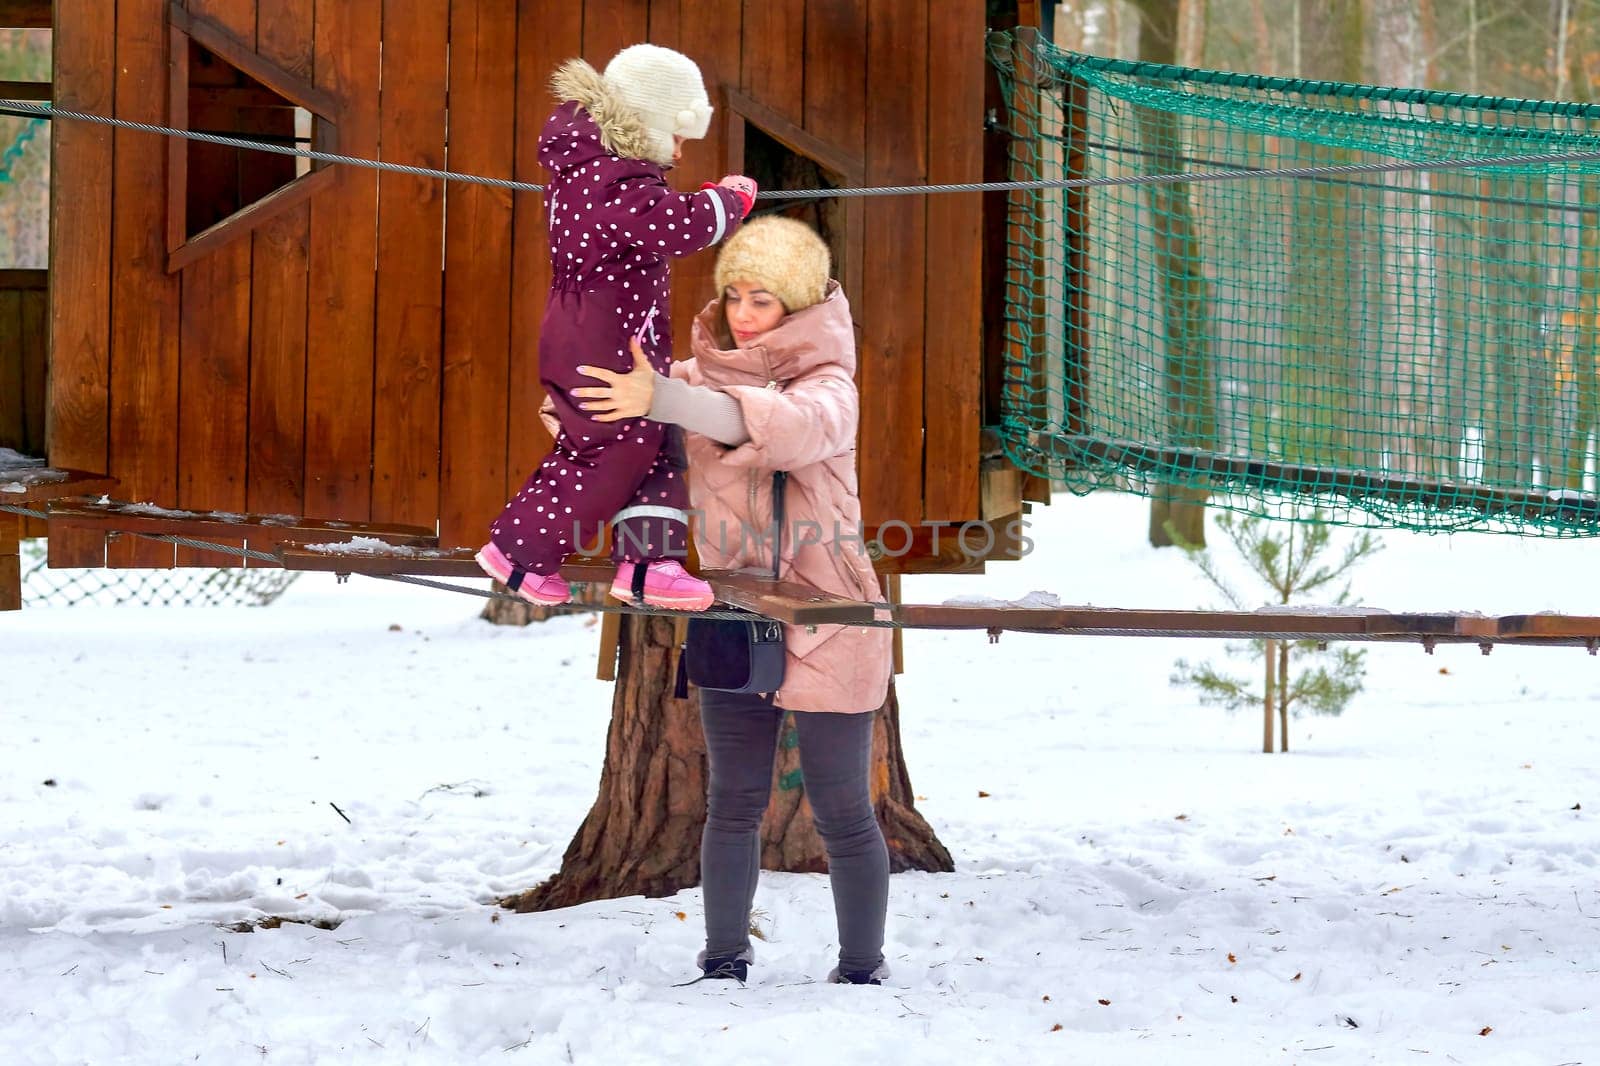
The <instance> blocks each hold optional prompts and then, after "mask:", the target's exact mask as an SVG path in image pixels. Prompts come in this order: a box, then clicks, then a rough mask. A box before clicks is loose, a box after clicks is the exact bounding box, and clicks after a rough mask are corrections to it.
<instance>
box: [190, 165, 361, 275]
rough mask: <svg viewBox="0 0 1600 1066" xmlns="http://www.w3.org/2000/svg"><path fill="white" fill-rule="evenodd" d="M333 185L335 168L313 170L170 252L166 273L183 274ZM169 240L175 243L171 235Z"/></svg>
mask: <svg viewBox="0 0 1600 1066" xmlns="http://www.w3.org/2000/svg"><path fill="white" fill-rule="evenodd" d="M333 181H334V171H333V168H332V167H324V168H323V169H321V170H313V171H312V172H311V173H309V174H306V175H305V176H304V177H299V178H296V179H295V180H293V181H291V182H290V183H289V184H287V185H284V186H282V187H281V188H277V189H274V190H273V191H272V192H270V193H268V194H267V195H266V196H263V197H262V198H261V199H259V200H257V201H256V202H255V203H253V204H250V205H249V206H247V207H243V208H240V209H239V210H238V211H235V212H234V213H233V214H231V215H229V216H228V217H227V218H225V219H223V220H222V221H221V222H218V223H217V224H216V225H214V226H211V227H210V228H208V229H205V230H202V231H201V232H199V233H197V234H195V235H194V236H193V237H190V238H189V240H188V241H187V242H186V243H184V244H182V245H179V246H178V247H177V248H175V249H171V250H169V251H168V253H167V273H169V274H172V273H176V272H178V271H180V270H182V269H183V268H184V267H186V266H188V265H189V264H190V263H192V262H194V261H195V260H196V259H199V258H200V257H201V256H203V255H206V254H207V253H208V252H211V251H214V250H216V249H217V248H220V247H222V246H223V245H225V244H227V243H229V242H230V241H234V240H237V239H239V238H240V237H243V236H245V235H246V234H249V233H251V232H253V231H255V230H257V229H259V228H261V227H262V226H264V225H266V224H267V223H268V222H271V221H272V220H273V219H275V218H277V217H278V216H280V215H282V214H284V213H285V212H287V211H290V210H293V209H294V208H296V207H299V206H300V205H301V204H303V203H305V202H306V201H307V200H309V199H311V197H312V196H314V195H315V194H316V192H317V190H319V189H322V188H324V187H326V186H330V185H332V184H333ZM168 239H169V240H171V239H172V234H171V233H170V232H169V234H168Z"/></svg>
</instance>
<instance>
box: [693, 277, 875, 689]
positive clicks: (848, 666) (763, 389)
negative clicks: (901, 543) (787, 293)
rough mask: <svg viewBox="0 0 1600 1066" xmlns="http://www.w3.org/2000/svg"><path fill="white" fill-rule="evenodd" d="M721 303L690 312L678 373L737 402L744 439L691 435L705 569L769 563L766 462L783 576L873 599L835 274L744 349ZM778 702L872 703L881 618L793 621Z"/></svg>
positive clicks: (768, 566) (849, 359) (848, 349)
mask: <svg viewBox="0 0 1600 1066" xmlns="http://www.w3.org/2000/svg"><path fill="white" fill-rule="evenodd" d="M722 315H723V311H722V301H721V300H714V301H712V302H711V303H710V304H709V305H707V307H706V308H705V310H703V311H702V312H700V315H699V317H698V318H696V319H695V323H694V333H693V338H692V342H693V352H694V357H693V358H692V359H688V360H685V361H684V362H681V363H677V364H675V365H674V366H673V368H672V374H673V376H674V377H681V378H684V379H686V380H688V381H689V383H690V384H693V385H709V386H711V387H713V388H716V389H720V390H721V391H722V392H725V393H727V394H728V395H730V396H732V397H733V398H734V399H736V400H738V401H739V405H740V407H741V408H742V409H743V412H744V420H745V425H746V427H747V428H748V429H749V432H750V440H749V441H747V442H745V443H744V444H741V445H739V446H737V447H734V448H729V447H727V446H726V445H723V444H719V443H718V442H716V441H714V440H711V439H710V438H709V437H703V436H701V435H699V434H697V433H688V434H685V436H686V438H687V449H688V457H689V496H690V500H691V501H692V504H693V507H694V508H695V511H696V512H697V513H696V514H695V516H694V525H695V528H694V534H695V549H696V551H697V552H698V553H699V557H700V565H701V566H703V567H705V568H708V569H730V570H739V569H749V570H753V571H756V572H759V573H766V574H771V572H772V557H771V556H772V552H771V547H772V544H771V536H770V530H771V528H772V502H773V501H772V473H773V471H775V470H787V471H788V472H789V480H788V489H787V492H786V495H785V497H784V512H785V515H784V529H783V552H782V564H781V567H780V575H781V576H782V578H783V580H785V581H792V582H795V583H796V584H800V585H808V586H810V587H811V588H814V589H817V590H818V591H820V592H826V593H830V594H832V595H835V596H842V597H844V598H846V599H851V600H860V601H865V602H874V601H877V600H880V599H881V598H882V595H881V593H880V591H879V586H878V576H877V574H875V573H873V570H872V563H871V561H870V560H869V559H868V558H867V553H866V550H865V545H864V544H863V543H862V541H861V536H862V528H861V500H860V498H859V496H858V493H857V488H856V424H857V420H858V417H859V408H860V401H859V396H858V394H857V392H856V385H855V381H854V378H853V375H854V372H855V367H856V345H855V331H854V329H853V327H852V325H851V320H850V305H849V303H848V302H847V301H846V300H845V296H844V292H843V291H842V290H841V289H840V288H839V286H838V284H837V283H836V282H830V283H829V286H828V295H827V298H826V299H824V300H823V301H822V302H821V303H819V304H816V305H814V306H812V307H808V308H806V309H805V310H803V311H799V312H797V313H795V314H792V315H789V316H787V317H786V318H784V319H783V321H782V322H780V323H779V324H778V325H777V327H775V328H774V329H772V330H771V331H770V332H768V333H766V334H765V335H764V336H763V337H762V338H761V341H762V343H760V344H757V345H753V346H751V347H748V348H738V347H729V348H724V347H722V342H721V341H720V340H719V338H722V337H726V333H725V331H724V328H723V325H722ZM786 629H787V631H786V633H785V640H786V641H787V647H788V661H787V663H786V664H785V671H784V680H783V687H782V688H781V689H780V690H779V692H778V694H777V697H776V701H775V702H776V703H777V705H778V706H780V707H785V708H788V709H790V710H796V711H845V712H860V711H875V710H877V709H878V707H880V706H881V705H882V704H883V700H884V696H885V695H886V693H887V690H888V685H889V671H890V666H891V661H890V660H891V643H890V642H891V637H890V632H889V630H887V629H864V628H861V627H852V626H818V627H816V632H814V633H808V632H807V631H806V629H805V627H803V626H788V627H786Z"/></svg>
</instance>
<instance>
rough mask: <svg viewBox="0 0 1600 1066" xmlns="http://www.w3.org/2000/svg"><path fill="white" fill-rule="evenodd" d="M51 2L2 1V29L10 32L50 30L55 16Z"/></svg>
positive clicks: (40, 0)
mask: <svg viewBox="0 0 1600 1066" xmlns="http://www.w3.org/2000/svg"><path fill="white" fill-rule="evenodd" d="M53 6H54V5H53V4H52V3H51V0H0V27H4V28H5V29H8V30H48V29H50V28H51V26H52V25H53V24H54V21H55V16H54V12H53V11H52V7H53Z"/></svg>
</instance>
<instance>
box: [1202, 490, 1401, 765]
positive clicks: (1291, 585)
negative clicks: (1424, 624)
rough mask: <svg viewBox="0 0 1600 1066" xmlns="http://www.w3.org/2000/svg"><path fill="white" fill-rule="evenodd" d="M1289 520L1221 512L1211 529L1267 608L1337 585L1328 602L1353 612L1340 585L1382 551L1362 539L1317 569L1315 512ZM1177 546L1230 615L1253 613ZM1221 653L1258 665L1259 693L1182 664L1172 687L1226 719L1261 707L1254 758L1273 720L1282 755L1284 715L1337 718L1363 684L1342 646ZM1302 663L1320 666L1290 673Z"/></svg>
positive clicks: (1321, 529)
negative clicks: (1191, 692) (1224, 712)
mask: <svg viewBox="0 0 1600 1066" xmlns="http://www.w3.org/2000/svg"><path fill="white" fill-rule="evenodd" d="M1291 518H1292V521H1290V522H1287V523H1284V524H1282V526H1281V527H1280V526H1279V524H1277V523H1273V522H1269V521H1268V520H1266V519H1264V518H1259V517H1256V516H1253V515H1245V516H1236V515H1234V514H1231V513H1228V512H1223V513H1221V514H1219V515H1217V516H1216V519H1215V522H1216V526H1217V528H1218V529H1219V530H1221V531H1222V533H1223V534H1224V535H1225V536H1226V537H1227V538H1228V540H1229V542H1230V543H1231V544H1232V545H1233V547H1234V550H1235V551H1237V552H1238V554H1239V557H1240V559H1242V560H1243V562H1244V564H1245V566H1246V567H1247V568H1248V570H1249V571H1250V572H1251V573H1252V574H1254V575H1255V577H1256V578H1258V579H1259V580H1260V581H1261V583H1262V584H1264V585H1265V586H1266V587H1267V591H1268V593H1269V597H1268V599H1267V601H1266V604H1267V605H1270V606H1288V605H1290V604H1293V603H1296V602H1305V598H1306V597H1308V596H1310V595H1311V594H1313V593H1316V592H1318V591H1324V592H1325V590H1327V589H1328V588H1329V587H1331V586H1334V585H1336V584H1337V583H1339V582H1340V581H1341V580H1343V581H1344V584H1343V587H1342V588H1340V589H1339V592H1338V594H1337V595H1336V596H1335V597H1334V598H1333V601H1332V602H1333V604H1334V605H1335V606H1340V607H1348V606H1354V605H1355V604H1356V603H1357V602H1358V601H1356V600H1353V599H1352V598H1351V596H1350V585H1349V582H1348V580H1345V579H1346V578H1347V575H1348V574H1349V573H1350V571H1351V570H1352V569H1353V568H1354V567H1355V566H1356V564H1357V563H1359V562H1361V561H1362V560H1363V559H1366V558H1368V557H1370V556H1372V555H1375V554H1377V553H1378V552H1379V551H1382V550H1383V545H1382V544H1381V543H1380V542H1379V541H1378V539H1377V538H1376V537H1374V536H1373V535H1372V534H1370V533H1366V532H1362V533H1360V534H1359V535H1358V536H1356V537H1355V539H1353V540H1352V541H1351V542H1350V543H1349V544H1347V545H1346V546H1345V548H1344V551H1343V553H1342V554H1341V555H1340V556H1339V558H1338V559H1337V561H1332V562H1329V561H1325V560H1324V559H1323V558H1322V557H1323V555H1324V553H1325V552H1326V551H1327V550H1328V547H1329V540H1330V538H1329V531H1328V526H1327V523H1326V516H1325V515H1324V513H1323V512H1322V510H1321V509H1320V508H1313V509H1312V511H1311V512H1310V513H1309V514H1306V513H1304V512H1302V511H1295V512H1292V513H1291ZM1280 529H1281V531H1280ZM1179 545H1180V546H1181V547H1182V548H1183V550H1184V552H1185V553H1186V554H1187V555H1188V556H1189V558H1190V559H1192V560H1193V561H1194V563H1195V565H1196V566H1198V567H1199V568H1200V572H1201V573H1202V574H1204V575H1205V577H1206V580H1208V581H1209V582H1211V584H1212V586H1213V587H1214V588H1216V590H1217V591H1218V592H1220V593H1221V594H1222V597H1223V598H1224V599H1225V600H1226V601H1227V603H1228V606H1229V607H1230V608H1232V609H1233V610H1236V611H1249V610H1253V609H1254V607H1255V606H1256V605H1255V604H1251V603H1249V602H1248V601H1247V599H1246V598H1245V597H1244V596H1242V595H1241V594H1239V593H1238V592H1237V591H1235V589H1234V587H1233V585H1232V584H1231V583H1230V582H1229V581H1228V579H1227V577H1226V576H1225V575H1224V574H1223V573H1222V570H1221V569H1220V568H1219V566H1218V565H1217V562H1216V560H1215V559H1214V558H1213V557H1212V555H1211V553H1210V551H1209V550H1208V549H1206V548H1203V547H1201V546H1199V545H1196V544H1191V543H1185V542H1183V541H1181V540H1180V541H1179ZM1227 651H1228V654H1229V655H1232V656H1236V657H1253V658H1256V659H1258V660H1259V661H1260V663H1261V673H1262V683H1261V685H1260V687H1259V688H1257V687H1256V686H1254V685H1252V684H1251V683H1250V681H1249V680H1248V679H1247V678H1243V677H1236V676H1233V675H1230V674H1227V673H1224V672H1222V671H1221V670H1219V669H1218V668H1217V667H1215V666H1213V665H1212V664H1211V663H1200V664H1198V665H1193V664H1191V663H1189V662H1188V661H1187V660H1185V659H1179V660H1178V661H1177V663H1176V664H1174V668H1173V673H1172V683H1173V684H1174V685H1192V686H1194V687H1195V688H1197V689H1199V691H1200V702H1201V703H1204V704H1207V705H1211V706H1221V707H1225V708H1227V709H1228V710H1230V711H1237V710H1242V709H1244V708H1246V707H1252V706H1257V707H1261V708H1262V713H1263V717H1264V721H1263V726H1262V747H1261V750H1262V751H1264V752H1271V751H1272V734H1273V719H1274V717H1275V716H1276V718H1277V733H1278V750H1279V751H1288V750H1289V712H1290V711H1291V710H1294V709H1299V708H1305V709H1307V710H1309V711H1311V712H1313V713H1315V714H1338V713H1339V712H1341V711H1343V710H1344V708H1345V706H1346V705H1347V704H1348V703H1349V702H1350V700H1351V698H1352V697H1354V696H1355V694H1356V693H1358V692H1360V691H1361V687H1362V682H1363V680H1364V679H1365V677H1366V665H1365V661H1366V654H1367V653H1366V652H1365V651H1358V650H1355V649H1352V648H1349V647H1343V646H1341V647H1338V648H1335V649H1332V650H1330V649H1329V648H1328V646H1327V645H1326V644H1322V643H1320V642H1318V641H1316V640H1296V641H1286V640H1265V639H1263V640H1252V641H1249V642H1247V643H1231V644H1229V645H1228V646H1227ZM1302 657H1311V658H1313V659H1322V660H1324V661H1325V663H1326V665H1317V666H1315V667H1310V668H1307V667H1300V668H1298V669H1297V670H1294V671H1293V672H1291V665H1292V664H1293V663H1294V662H1295V660H1296V659H1299V658H1302ZM1327 660H1331V662H1328V661H1327Z"/></svg>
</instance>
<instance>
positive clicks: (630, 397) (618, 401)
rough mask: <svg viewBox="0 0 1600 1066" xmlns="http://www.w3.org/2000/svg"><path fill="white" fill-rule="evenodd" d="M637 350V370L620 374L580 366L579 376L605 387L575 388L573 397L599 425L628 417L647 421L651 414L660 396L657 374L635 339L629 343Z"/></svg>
mask: <svg viewBox="0 0 1600 1066" xmlns="http://www.w3.org/2000/svg"><path fill="white" fill-rule="evenodd" d="M629 347H631V348H632V349H633V369H632V370H631V371H629V372H628V373H626V374H618V373H616V372H615V371H611V370H607V369H605V368H604V367H598V366H580V367H579V368H578V373H580V374H583V375H585V376H586V377H591V378H594V379H596V380H598V381H604V382H606V385H605V387H603V388H602V387H599V386H586V387H584V388H581V389H573V390H572V395H573V396H575V397H577V398H578V399H579V400H580V401H582V402H580V403H579V404H578V408H579V409H580V410H582V411H585V412H588V415H589V417H590V418H592V419H594V420H595V421H596V422H616V421H618V420H620V419H624V418H643V417H644V416H645V415H647V414H649V413H650V404H651V403H652V402H653V401H654V400H655V395H656V371H655V367H653V366H651V365H650V360H649V359H647V358H645V354H644V348H643V347H641V346H640V344H639V338H637V337H635V338H634V339H633V340H632V342H631V343H630V344H629Z"/></svg>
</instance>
